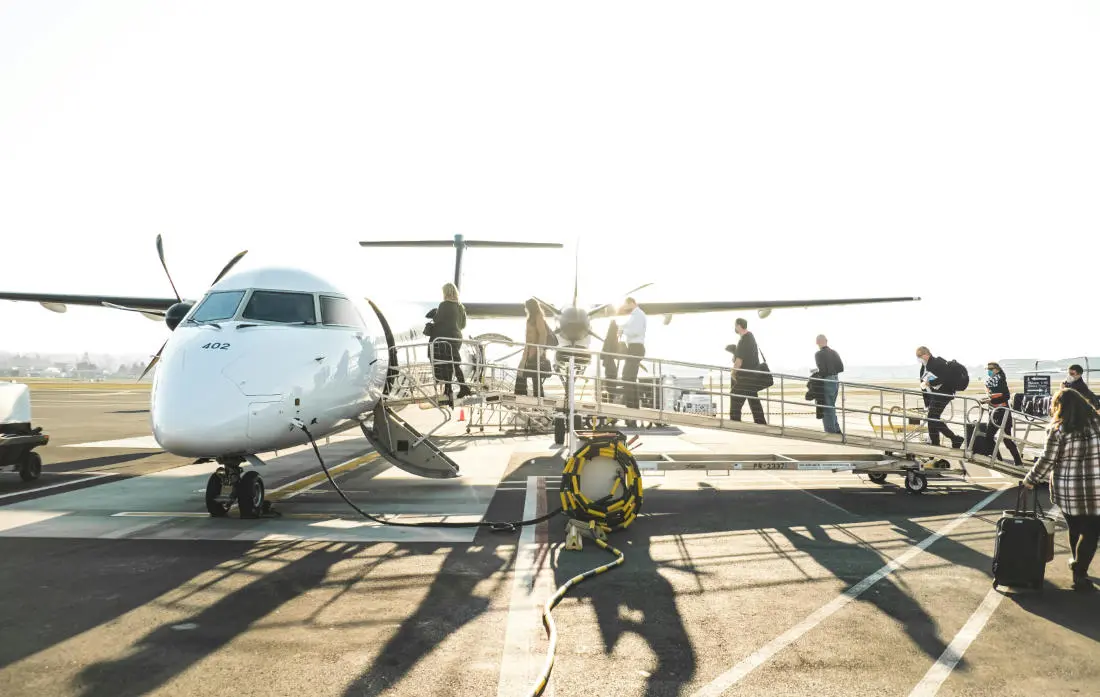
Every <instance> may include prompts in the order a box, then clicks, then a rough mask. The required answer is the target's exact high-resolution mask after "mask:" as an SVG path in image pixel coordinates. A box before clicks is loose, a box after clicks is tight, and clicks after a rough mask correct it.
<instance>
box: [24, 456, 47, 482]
mask: <svg viewBox="0 0 1100 697" xmlns="http://www.w3.org/2000/svg"><path fill="white" fill-rule="evenodd" d="M41 476H42V456H41V455H39V454H38V453H34V452H31V453H27V455H26V457H24V458H23V462H22V463H21V464H20V466H19V478H20V479H22V480H23V481H25V482H33V481H34V480H35V479H38V478H39V477H41Z"/></svg>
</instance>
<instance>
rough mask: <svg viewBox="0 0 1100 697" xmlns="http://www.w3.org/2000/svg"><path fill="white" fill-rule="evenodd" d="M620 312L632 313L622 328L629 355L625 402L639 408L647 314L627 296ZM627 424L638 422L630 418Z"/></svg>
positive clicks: (626, 370) (625, 375) (623, 348)
mask: <svg viewBox="0 0 1100 697" xmlns="http://www.w3.org/2000/svg"><path fill="white" fill-rule="evenodd" d="M620 312H622V313H625V314H629V315H630V317H628V318H627V320H626V323H625V324H623V329H622V343H623V344H624V346H622V347H621V348H622V352H623V353H625V354H626V355H627V356H629V358H626V359H624V360H623V404H624V405H625V406H626V407H627V408H628V409H637V408H638V370H639V369H640V368H641V365H642V358H644V357H645V330H646V315H645V313H644V312H642V308H640V307H638V303H637V302H636V301H635V300H634V298H627V299H626V302H625V303H624V304H623V307H622V309H621V310H620ZM626 425H627V426H629V427H634V426H637V425H638V423H637V422H636V421H635V420H633V419H628V420H627V422H626Z"/></svg>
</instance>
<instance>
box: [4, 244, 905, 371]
mask: <svg viewBox="0 0 1100 697" xmlns="http://www.w3.org/2000/svg"><path fill="white" fill-rule="evenodd" d="M359 245H360V246H361V247H388V248H395V247H407V248H413V249H423V248H440V247H453V248H454V250H455V268H454V284H455V286H456V287H458V288H459V289H461V287H462V285H461V284H462V259H463V252H464V251H465V250H466V249H468V248H487V247H502V248H528V249H535V248H544V249H547V248H554V249H561V248H562V247H563V245H561V244H559V243H553V242H484V241H473V240H466V239H465V237H464V236H463V235H455V236H454V241H453V242H452V241H450V240H377V241H376V240H370V241H361V242H359ZM579 247H580V245H579V244H578V245H577V252H576V257H577V258H576V260H575V263H574V273H573V300H572V302H571V303H570V304H568V305H564V306H562V307H560V308H559V307H556V306H554V305H553V304H551V303H549V302H546V301H545V300H542V299H540V298H537V297H536V298H535V300H536V301H537V302H538V303H539V305H541V306H542V308H543V311H544V312H545V313H548V314H549V315H550V318H551V319H552V320H554V325H556V326H553V325H552V326H551V329H552V331H553V333H554V334H555V335H556V336H558V337H560V340H559V342H558V349H557V351H556V356H555V364H556V366H557V367H558V369H559V370H560V369H561V368H562V367H563V366H564V365H565V364H567V363H568V362H569V358H570V357H572V358H574V359H575V364H576V368H577V370H578V375H579V374H582V373H583V372H584V370H585V369H586V367H587V364H588V362H589V360H590V358H591V354H590V353H589V352H588V350H589V346H590V343H589V342H590V340H591V339H593V338H595V339H596V340H597V341H600V342H602V341H603V340H604V337H602V336H600V335H599V334H597V333H596V332H595V331H594V330H593V328H592V321H593V320H596V319H601V318H610V317H615V316H618V315H621V314H623V313H622V308H621V307H620V306H619V305H617V304H614V303H600V304H594V305H589V306H587V307H582V306H581V305H580V304H579V303H578V298H579V289H580V263H579V261H580V259H579V255H580V251H579ZM651 285H653V284H652V283H646V284H643V285H640V286H638V287H636V288H633V289H631V290H628V291H627V292H626V293H623V294H622V296H621V297H624V298H625V297H629V296H631V295H632V294H633V293H637V292H638V291H640V290H644V289H645V288H648V287H650V286H651ZM0 297H2V296H0ZM917 300H920V298H917V297H893V298H844V299H832V300H823V299H817V298H815V299H811V300H765V301H703V302H664V303H658V302H640V303H638V306H639V307H640V308H641V309H642V312H644V313H645V314H646V315H648V316H650V317H660V316H663V318H664V324H666V325H667V324H669V323H670V322H671V321H672V317H673V316H674V315H683V314H695V313H712V312H732V311H738V310H755V311H756V313H757V315H758V316H759V317H760V319H765V318H766V317H768V316H770V315H771V314H772V312H773V311H774V310H777V309H789V308H809V307H824V306H835V305H867V304H874V303H893V302H911V301H917ZM463 305H464V306H465V308H466V314H467V316H469V317H484V318H499V319H504V318H522V317H525V316H526V311H525V309H524V304H523V302H518V303H484V302H466V301H463ZM485 336H486V337H490V336H491V337H492V338H497V339H504V340H507V341H511V339H510V338H509V337H507V336H504V335H499V334H493V335H485ZM475 338H479V337H475ZM477 358H478V357H476V356H475V357H474V359H473V360H475V361H477ZM481 358H483V357H481ZM481 362H483V361H481ZM475 365H476V363H475Z"/></svg>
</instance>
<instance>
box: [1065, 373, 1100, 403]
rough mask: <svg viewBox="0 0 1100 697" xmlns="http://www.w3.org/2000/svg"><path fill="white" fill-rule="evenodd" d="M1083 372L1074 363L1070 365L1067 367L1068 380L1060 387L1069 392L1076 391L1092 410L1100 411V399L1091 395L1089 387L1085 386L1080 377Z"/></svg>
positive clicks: (1083, 380)
mask: <svg viewBox="0 0 1100 697" xmlns="http://www.w3.org/2000/svg"><path fill="white" fill-rule="evenodd" d="M1084 372H1085V371H1084V370H1082V369H1081V366H1079V365H1077V364H1076V363H1074V364H1073V365H1071V366H1070V367H1069V380H1066V381H1065V382H1064V383H1062V387H1065V388H1067V389H1070V390H1077V391H1078V392H1080V393H1081V396H1082V397H1084V398H1085V401H1087V402H1088V403H1089V404H1091V405H1092V408H1093V409H1100V398H1098V397H1097V396H1096V395H1095V394H1093V392H1092V390H1090V389H1089V386H1088V385H1086V384H1085V379H1084V378H1083V377H1081V376H1082V375H1083V374H1084Z"/></svg>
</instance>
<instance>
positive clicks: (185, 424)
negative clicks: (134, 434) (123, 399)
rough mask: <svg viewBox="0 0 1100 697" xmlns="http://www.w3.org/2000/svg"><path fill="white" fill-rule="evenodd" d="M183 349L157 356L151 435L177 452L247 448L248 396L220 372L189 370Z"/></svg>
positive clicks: (218, 452) (211, 453)
mask: <svg viewBox="0 0 1100 697" xmlns="http://www.w3.org/2000/svg"><path fill="white" fill-rule="evenodd" d="M184 359H185V353H184V352H182V351H181V352H176V353H175V354H174V355H168V354H167V352H166V354H165V355H164V357H162V359H161V362H160V365H159V366H158V373H157V379H156V381H155V382H154V384H153V395H152V399H151V401H150V418H151V421H152V426H153V437H154V438H156V441H157V443H159V444H160V446H161V447H162V448H164V449H165V450H167V451H168V452H170V453H172V454H173V455H179V456H181V457H219V456H221V455H227V454H233V453H244V452H247V449H248V445H249V440H248V406H249V405H248V398H247V397H245V396H244V395H242V394H241V392H240V390H238V389H237V388H236V386H235V385H234V384H233V383H232V382H230V381H229V380H228V379H226V378H225V377H224V376H223V375H221V374H220V373H214V374H209V375H198V374H196V375H188V374H187V373H186V372H185V371H184Z"/></svg>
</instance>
